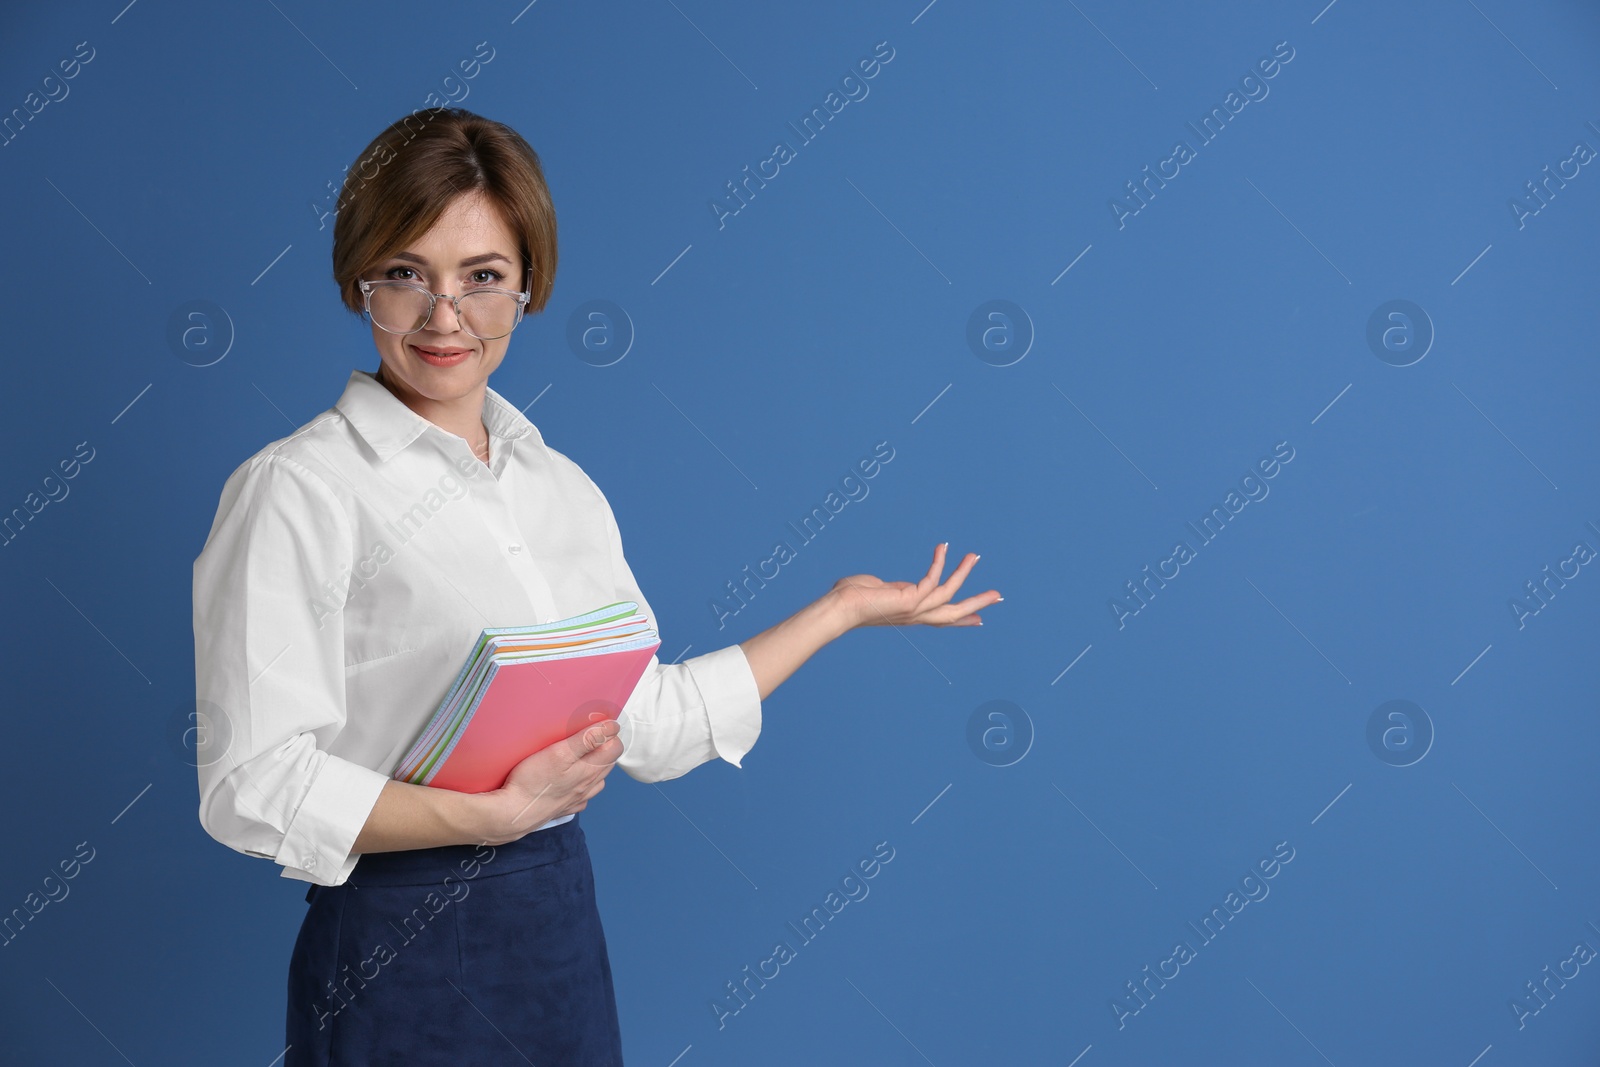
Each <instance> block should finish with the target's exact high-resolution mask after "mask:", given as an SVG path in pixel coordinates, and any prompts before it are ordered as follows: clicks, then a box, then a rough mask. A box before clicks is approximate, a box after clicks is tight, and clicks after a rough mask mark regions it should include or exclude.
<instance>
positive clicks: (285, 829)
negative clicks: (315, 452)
mask: <svg viewBox="0 0 1600 1067" xmlns="http://www.w3.org/2000/svg"><path fill="white" fill-rule="evenodd" d="M351 557H352V542H351V536H350V527H349V522H348V519H347V518H346V516H345V514H344V509H343V506H342V505H341V504H340V503H339V501H338V499H337V498H336V497H335V496H334V495H333V493H332V492H331V491H330V490H329V489H328V487H327V485H326V484H325V483H324V482H323V481H322V480H321V479H320V478H318V477H317V476H316V475H315V474H314V473H313V472H311V471H309V470H307V469H306V468H305V467H303V466H301V465H300V464H298V463H295V462H294V461H293V460H291V459H289V458H287V457H284V456H281V455H277V454H272V453H268V454H263V455H258V456H256V457H253V458H252V459H251V460H250V461H248V462H247V463H246V464H245V465H244V466H242V467H240V468H239V469H238V470H236V471H235V472H234V473H233V475H232V476H231V477H230V478H229V479H228V482H227V484H226V485H225V486H224V487H223V491H222V499H221V503H220V504H219V506H218V508H217V515H216V518H215V520H214V521H213V523H212V527H211V532H210V535H209V536H208V537H207V538H206V543H205V547H204V548H203V549H202V550H201V552H200V555H199V557H198V558H197V559H196V560H195V563H194V640H195V694H196V715H197V719H196V726H197V729H198V730H199V731H200V732H199V734H198V737H199V742H200V743H199V744H198V746H197V748H196V750H195V753H194V755H195V759H196V763H197V766H198V771H199V785H200V823H201V825H202V826H203V827H204V828H205V830H206V832H207V833H208V834H210V835H211V836H212V837H213V838H215V839H216V840H218V841H220V842H222V843H223V844H225V845H228V846H229V847H231V848H233V849H235V850H237V851H239V852H243V853H246V854H248V855H252V856H260V857H263V858H270V859H273V860H276V861H277V862H278V863H279V864H281V865H282V866H283V868H284V870H283V871H282V874H283V875H284V876H285V877H288V878H295V879H299V880H301V881H309V882H316V883H317V884H319V885H339V884H341V883H342V882H344V881H345V879H347V878H348V877H349V875H350V872H351V871H352V870H353V869H354V868H355V865H356V861H357V860H358V859H359V858H360V856H359V855H358V854H352V853H351V847H352V846H353V844H354V843H355V839H356V837H357V835H359V834H360V832H361V828H362V827H363V826H364V825H365V824H366V820H367V816H368V815H369V814H370V813H371V811H372V808H373V805H375V804H376V803H377V800H378V793H379V792H380V791H381V790H382V788H383V784H384V782H386V781H387V780H388V776H387V775H384V774H381V773H379V772H377V771H374V770H372V769H370V768H368V767H364V766H361V765H360V764H357V763H354V762H352V761H350V760H346V759H342V758H340V757H337V756H334V755H332V754H330V753H329V752H328V751H326V748H325V746H326V744H327V743H328V742H329V741H331V740H332V739H333V738H334V737H336V736H337V735H338V733H339V731H340V730H341V729H342V728H343V726H344V723H345V716H346V708H345V674H344V659H345V657H344V628H343V623H342V618H343V617H342V614H341V609H342V607H343V604H344V596H345V590H346V588H347V583H348V581H349V574H350V565H351V562H352V558H351Z"/></svg>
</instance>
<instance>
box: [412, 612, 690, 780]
mask: <svg viewBox="0 0 1600 1067" xmlns="http://www.w3.org/2000/svg"><path fill="white" fill-rule="evenodd" d="M638 608H639V605H638V604H637V603H635V602H633V601H631V600H629V601H620V602H618V603H615V604H607V605H606V606H605V607H602V608H597V609H595V610H594V611H591V612H587V613H585V614H583V615H574V616H572V617H571V618H569V619H559V620H557V621H555V622H547V623H542V624H539V625H535V626H513V627H500V628H495V629H486V630H484V631H483V633H482V634H481V635H480V636H479V637H478V640H477V642H476V644H474V646H473V648H472V652H471V654H470V655H469V656H468V657H467V661H466V663H465V664H463V665H462V667H461V672H460V674H458V675H457V676H456V680H455V684H453V685H452V686H451V687H450V691H449V692H448V693H446V694H445V698H444V700H443V701H442V702H441V703H440V705H439V707H438V710H436V711H435V712H434V713H433V717H432V718H431V719H429V720H428V725H427V726H426V727H425V728H424V729H423V731H422V735H421V736H420V737H418V738H417V741H416V743H415V744H414V745H412V746H411V750H410V751H409V752H407V753H406V756H405V758H404V759H402V760H401V761H400V765H399V766H398V767H397V768H396V769H395V772H394V775H393V777H395V778H397V779H399V780H400V781H402V782H410V783H412V784H415V785H431V786H434V787H436V788H440V789H454V790H456V791H458V792H462V793H484V792H488V791H490V790H494V789H499V788H500V787H501V786H502V785H504V784H505V780H506V775H507V774H509V773H510V771H511V768H513V767H515V766H516V765H517V764H518V763H520V762H522V760H524V759H526V758H527V757H528V756H531V755H532V754H533V753H535V752H537V751H539V750H540V749H542V748H545V747H547V746H549V745H553V744H555V743H556V742H557V741H560V740H562V739H564V738H567V737H571V736H572V735H573V734H575V733H578V732H579V731H580V730H582V729H583V727H585V726H587V725H589V724H590V723H591V722H598V721H602V720H604V719H614V718H616V717H617V715H618V713H620V712H621V710H622V706H623V705H624V704H626V703H627V702H628V698H629V697H630V696H632V695H633V690H634V687H635V686H637V685H638V684H639V679H640V678H641V677H643V676H644V672H645V669H646V668H647V667H648V666H649V665H650V657H651V656H652V655H654V654H655V651H656V649H657V648H659V647H660V645H661V642H660V640H659V639H658V638H657V636H656V632H655V630H653V629H650V628H649V627H648V626H647V625H646V623H648V622H649V619H648V618H646V617H645V616H644V615H641V614H639V611H638Z"/></svg>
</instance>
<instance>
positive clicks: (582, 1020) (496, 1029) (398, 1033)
mask: <svg viewBox="0 0 1600 1067" xmlns="http://www.w3.org/2000/svg"><path fill="white" fill-rule="evenodd" d="M306 900H307V901H308V902H310V905H311V906H310V907H309V908H308V909H307V910H306V916H305V919H304V920H303V921H302V923H301V924H300V934H299V936H298V937H297V938H296V939H295V944H294V954H293V956H292V958H291V959H290V963H289V1009H288V1022H287V1030H286V1039H287V1044H288V1045H289V1050H288V1052H287V1054H286V1055H285V1057H284V1061H283V1062H284V1064H285V1067H335V1065H337V1067H356V1065H363V1067H388V1065H390V1064H397V1065H398V1064H407V1065H414V1067H425V1065H431V1064H441V1065H442V1064H449V1065H451V1067H455V1065H459V1064H474V1065H494V1064H515V1065H517V1067H526V1065H527V1064H528V1063H530V1062H531V1063H535V1064H538V1065H539V1067H545V1065H547V1064H563V1065H570V1067H580V1065H593V1067H601V1065H605V1067H613V1065H620V1064H621V1063H622V1038H621V1034H620V1031H619V1028H618V1025H617V1005H616V999H615V997H614V995H613V993H612V988H611V962H610V960H609V958H608V957H607V955H606V938H605V932H604V931H603V930H602V929H601V926H600V913H599V911H598V910H597V909H596V907H595V899H594V871H593V869H592V868H591V867H590V865H589V849H588V846H587V844H586V843H585V841H584V834H583V830H582V828H581V827H579V825H578V819H577V818H573V819H572V820H570V821H568V822H566V823H563V824H561V825H560V826H552V827H550V828H549V829H547V830H536V831H534V832H532V833H529V834H527V835H526V836H524V837H522V838H519V839H518V840H516V841H513V842H510V843H509V844H505V845H492V846H491V845H448V846H445V847H442V848H425V849H411V850H406V851H402V852H373V853H368V854H366V855H363V856H362V857H361V859H360V860H358V861H357V862H356V866H355V870H354V871H352V872H351V874H350V878H349V879H348V880H347V881H346V882H345V883H344V884H343V885H338V886H318V885H313V886H311V888H310V889H309V890H308V891H307V893H306Z"/></svg>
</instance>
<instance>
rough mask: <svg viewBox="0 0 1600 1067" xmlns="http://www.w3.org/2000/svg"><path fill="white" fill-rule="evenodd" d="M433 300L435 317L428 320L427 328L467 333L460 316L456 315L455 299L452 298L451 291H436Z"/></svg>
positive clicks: (445, 331)
mask: <svg viewBox="0 0 1600 1067" xmlns="http://www.w3.org/2000/svg"><path fill="white" fill-rule="evenodd" d="M433 295H434V301H433V317H432V318H430V319H429V320H428V322H427V328H431V329H432V330H433V332H434V333H465V332H466V331H465V329H464V328H463V327H462V325H461V322H460V320H459V318H458V317H457V315H456V304H455V301H454V300H452V299H450V294H449V293H435V294H433Z"/></svg>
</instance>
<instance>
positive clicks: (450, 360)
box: [411, 345, 472, 367]
mask: <svg viewBox="0 0 1600 1067" xmlns="http://www.w3.org/2000/svg"><path fill="white" fill-rule="evenodd" d="M411 350H412V351H413V352H415V353H416V354H417V357H418V358H419V359H421V360H422V361H423V362H424V363H426V364H428V365H429V366H431V367H454V366H455V365H456V364H458V363H463V362H465V361H466V358H467V357H468V356H470V355H471V354H472V350H471V349H470V348H421V347H419V346H417V345H412V346H411Z"/></svg>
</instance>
